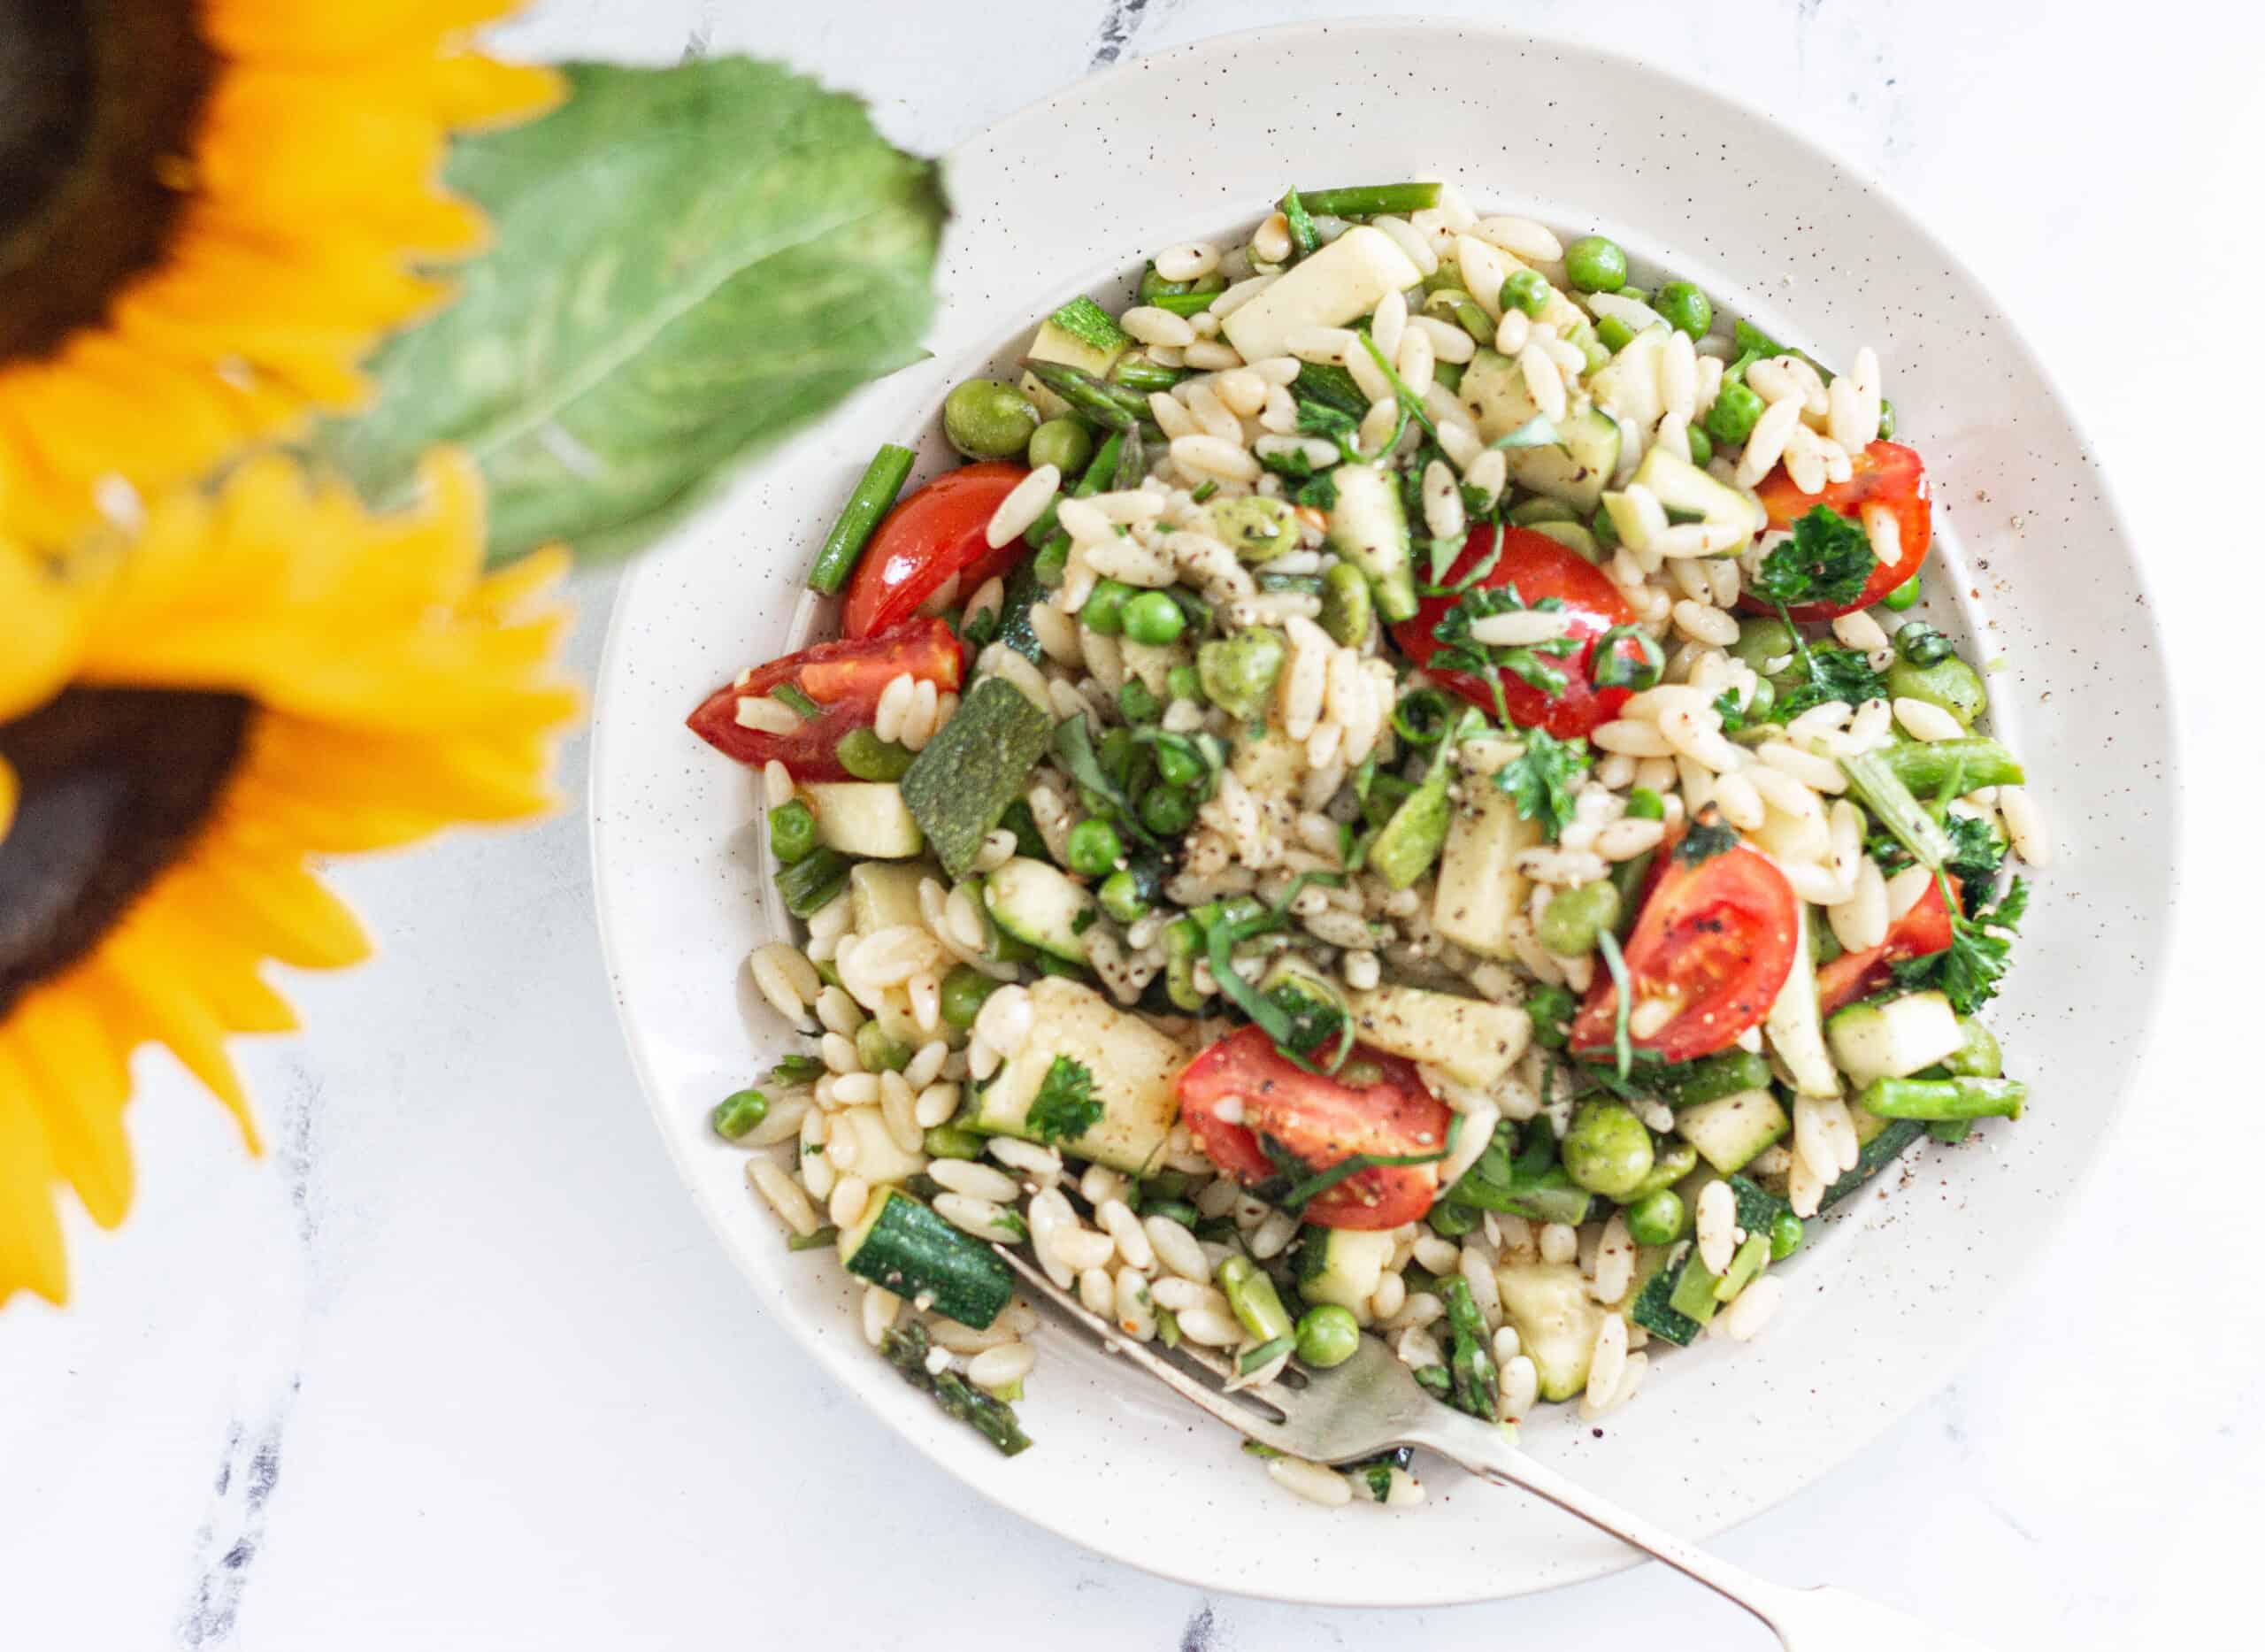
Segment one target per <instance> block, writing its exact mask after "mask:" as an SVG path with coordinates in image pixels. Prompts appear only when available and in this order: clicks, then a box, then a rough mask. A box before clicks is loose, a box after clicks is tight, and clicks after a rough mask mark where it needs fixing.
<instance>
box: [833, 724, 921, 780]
mask: <svg viewBox="0 0 2265 1652" xmlns="http://www.w3.org/2000/svg"><path fill="white" fill-rule="evenodd" d="M833 760H834V761H835V762H836V763H839V764H840V765H841V766H842V767H843V768H845V769H847V770H848V771H849V774H850V778H852V779H853V780H902V779H903V778H904V772H905V770H907V769H909V768H910V767H911V766H912V753H910V752H909V751H907V750H906V749H904V748H903V747H902V746H900V745H898V744H897V743H896V741H893V740H883V739H882V738H881V737H880V736H879V734H875V733H873V731H872V730H871V729H870V728H853V729H851V730H850V731H849V732H848V734H844V735H842V736H841V739H840V740H838V741H834V743H833Z"/></svg>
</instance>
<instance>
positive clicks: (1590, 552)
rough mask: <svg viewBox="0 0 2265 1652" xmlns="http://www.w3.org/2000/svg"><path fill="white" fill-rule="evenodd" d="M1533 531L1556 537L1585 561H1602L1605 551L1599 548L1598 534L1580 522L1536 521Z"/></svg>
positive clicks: (1547, 537)
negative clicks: (1591, 531)
mask: <svg viewBox="0 0 2265 1652" xmlns="http://www.w3.org/2000/svg"><path fill="white" fill-rule="evenodd" d="M1533 531H1534V532H1535V533H1537V534H1540V535H1541V537H1542V538H1544V539H1554V540H1555V541H1556V542H1558V543H1559V544H1561V545H1562V546H1563V547H1564V548H1565V549H1568V550H1570V551H1571V552H1572V553H1573V554H1574V555H1575V556H1576V557H1579V558H1580V559H1581V560H1582V561H1583V562H1601V561H1602V560H1603V559H1604V553H1603V552H1602V551H1601V549H1598V547H1597V542H1596V535H1595V534H1592V533H1590V532H1589V531H1588V529H1586V528H1585V527H1583V526H1581V525H1580V524H1579V523H1578V522H1536V523H1535V524H1534V525H1533Z"/></svg>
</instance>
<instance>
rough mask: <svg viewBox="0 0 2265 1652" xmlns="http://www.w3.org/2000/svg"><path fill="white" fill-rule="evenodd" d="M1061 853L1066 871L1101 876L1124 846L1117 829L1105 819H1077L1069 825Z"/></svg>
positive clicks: (1123, 849)
mask: <svg viewBox="0 0 2265 1652" xmlns="http://www.w3.org/2000/svg"><path fill="white" fill-rule="evenodd" d="M1062 852H1063V857H1065V858H1066V859H1067V860H1068V861H1069V863H1070V870H1071V872H1076V873H1078V874H1079V876H1080V877H1085V878H1100V877H1105V876H1107V875H1108V873H1109V872H1110V871H1111V870H1113V869H1114V868H1115V866H1116V864H1117V857H1118V856H1120V855H1122V854H1123V853H1124V852H1125V845H1124V844H1123V842H1121V841H1119V840H1118V838H1117V828H1116V827H1115V826H1111V825H1109V822H1108V821H1106V820H1101V819H1092V820H1080V821H1079V822H1078V824H1077V825H1075V826H1071V828H1070V836H1069V840H1068V841H1066V842H1065V843H1063V846H1062Z"/></svg>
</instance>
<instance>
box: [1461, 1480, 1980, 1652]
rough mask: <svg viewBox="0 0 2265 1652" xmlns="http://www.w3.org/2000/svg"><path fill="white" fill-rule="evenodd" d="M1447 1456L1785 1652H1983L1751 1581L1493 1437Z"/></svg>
mask: <svg viewBox="0 0 2265 1652" xmlns="http://www.w3.org/2000/svg"><path fill="white" fill-rule="evenodd" d="M1442 1443H1444V1442H1442ZM1473 1445H1476V1447H1477V1448H1476V1449H1473V1448H1472V1446H1473ZM1447 1455H1449V1456H1454V1457H1455V1458H1456V1460H1458V1461H1459V1462H1461V1463H1462V1464H1463V1466H1464V1467H1465V1468H1467V1469H1469V1470H1470V1471H1472V1472H1473V1473H1475V1474H1478V1475H1481V1476H1483V1477H1484V1478H1486V1479H1490V1480H1493V1481H1494V1482H1495V1483H1496V1484H1497V1485H1501V1486H1515V1487H1518V1488H1519V1489H1520V1490H1522V1491H1529V1492H1532V1494H1534V1495H1535V1496H1537V1497H1539V1498H1541V1499H1542V1500H1543V1501H1545V1502H1552V1503H1555V1504H1556V1505H1557V1507H1559V1508H1560V1509H1562V1510H1565V1512H1566V1513H1568V1514H1570V1515H1577V1516H1578V1517H1579V1518H1582V1519H1584V1520H1586V1521H1587V1522H1588V1523H1589V1524H1590V1525H1593V1526H1594V1527H1596V1528H1597V1529H1598V1530H1599V1531H1601V1532H1606V1533H1610V1534H1611V1535H1612V1536H1614V1537H1616V1538H1618V1539H1619V1540H1620V1541H1622V1542H1624V1543H1626V1544H1629V1545H1630V1546H1631V1547H1632V1548H1640V1549H1642V1550H1643V1551H1644V1552H1645V1553H1646V1554H1647V1555H1650V1556H1652V1557H1653V1558H1654V1559H1655V1560H1663V1561H1665V1562H1666V1563H1667V1564H1669V1565H1670V1566H1673V1567H1674V1568H1675V1569H1676V1570H1677V1571H1680V1572H1682V1573H1683V1574H1684V1575H1685V1577H1687V1578H1692V1579H1696V1580H1697V1581H1699V1582H1701V1583H1703V1584H1705V1585H1706V1586H1707V1587H1708V1588H1710V1589H1712V1590H1714V1591H1715V1593H1716V1594H1719V1595H1721V1596H1722V1597H1723V1598H1724V1600H1726V1601H1731V1602H1735V1603H1737V1604H1738V1605H1739V1606H1742V1607H1744V1608H1745V1609H1746V1610H1747V1611H1749V1612H1751V1613H1753V1614H1754V1616H1755V1617H1758V1618H1760V1619H1761V1620H1762V1622H1763V1623H1764V1624H1766V1625H1769V1627H1770V1631H1771V1633H1774V1634H1775V1635H1776V1636H1777V1641H1778V1644H1779V1645H1780V1646H1782V1647H1784V1648H1787V1652H1914V1649H1915V1648H1928V1649H1929V1652H1990V1648H1986V1647H1985V1646H1984V1645H1983V1644H1982V1643H1981V1642H1980V1641H1978V1640H1967V1639H1966V1638H1964V1637H1963V1636H1959V1635H1949V1634H1945V1633H1943V1632H1942V1631H1940V1630H1939V1629H1935V1628H1932V1627H1931V1626H1929V1625H1925V1624H1923V1623H1921V1622H1920V1621H1919V1620H1918V1619H1916V1618H1915V1617H1907V1616H1906V1615H1904V1614H1903V1613H1902V1612H1900V1611H1897V1610H1894V1609H1893V1607H1887V1606H1882V1605H1880V1604H1878V1603H1877V1602H1873V1601H1868V1600H1865V1599H1864V1598H1863V1597H1862V1595H1858V1594H1849V1593H1848V1592H1847V1590H1845V1589H1833V1588H1816V1589H1794V1588H1788V1587H1785V1585H1783V1584H1779V1583H1771V1582H1769V1581H1767V1580H1766V1579H1762V1578H1757V1577H1755V1576H1754V1574H1753V1573H1752V1572H1750V1571H1746V1570H1745V1569H1744V1568H1743V1567H1739V1566H1734V1565H1732V1564H1731V1563H1730V1562H1728V1561H1726V1560H1724V1559H1722V1558H1721V1557H1720V1556H1715V1555H1710V1554H1708V1552H1707V1551H1706V1550H1705V1549H1703V1548H1700V1547H1698V1545H1696V1544H1695V1543H1690V1542H1686V1541H1685V1540H1684V1539H1682V1538H1680V1537H1678V1536H1677V1535H1676V1534H1675V1533H1672V1532H1670V1531H1668V1530H1667V1529H1666V1528H1664V1527H1662V1526H1658V1525H1654V1524H1653V1523H1652V1522H1651V1521H1649V1520H1646V1519H1644V1518H1640V1517H1639V1516H1637V1515H1633V1514H1631V1513H1630V1512H1629V1511H1628V1510H1625V1509H1623V1508H1621V1507H1620V1506H1619V1505H1618V1504H1616V1503H1615V1502H1610V1501H1609V1500H1608V1499H1606V1498H1603V1497H1601V1496H1599V1495H1597V1494H1596V1493H1594V1492H1593V1491H1590V1490H1588V1489H1587V1488H1586V1487H1582V1486H1579V1485H1577V1484H1576V1483H1574V1482H1573V1481H1571V1480H1570V1479H1566V1478H1565V1477H1564V1476H1563V1475H1562V1474H1560V1473H1558V1472H1557V1471H1555V1470H1554V1469H1550V1468H1546V1467H1544V1466H1543V1465H1542V1464H1539V1463H1537V1462H1535V1461H1534V1460H1533V1459H1532V1457H1530V1456H1526V1455H1525V1453H1524V1452H1523V1451H1520V1450H1518V1449H1516V1448H1515V1447H1512V1446H1510V1445H1509V1444H1507V1443H1503V1442H1501V1441H1500V1437H1499V1436H1495V1437H1494V1438H1493V1440H1486V1441H1475V1442H1474V1441H1467V1440H1465V1439H1463V1438H1458V1439H1456V1440H1455V1441H1454V1448H1451V1449H1449V1450H1448V1452H1447Z"/></svg>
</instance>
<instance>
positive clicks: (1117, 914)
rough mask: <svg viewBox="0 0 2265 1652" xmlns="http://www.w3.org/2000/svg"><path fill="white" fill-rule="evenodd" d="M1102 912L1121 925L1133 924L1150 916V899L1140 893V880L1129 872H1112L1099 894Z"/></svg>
mask: <svg viewBox="0 0 2265 1652" xmlns="http://www.w3.org/2000/svg"><path fill="white" fill-rule="evenodd" d="M1095 898H1096V899H1098V900H1099V901H1100V902H1101V910H1102V911H1104V912H1107V913H1108V914H1109V916H1110V917H1111V918H1115V919H1116V920H1117V922H1118V923H1120V924H1133V923H1138V922H1140V919H1141V918H1144V917H1146V916H1147V915H1148V897H1147V896H1146V895H1142V894H1141V893H1140V879H1138V878H1136V877H1134V876H1133V873H1132V872H1129V871H1127V872H1110V873H1109V876H1108V877H1106V878H1104V879H1103V880H1102V886H1101V889H1100V892H1099V894H1098V895H1096V897H1095Z"/></svg>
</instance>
